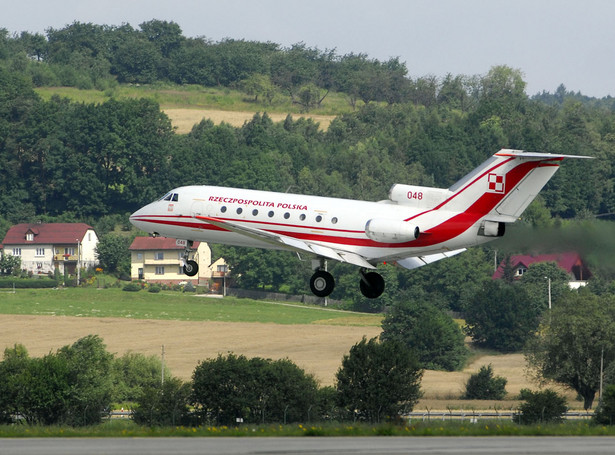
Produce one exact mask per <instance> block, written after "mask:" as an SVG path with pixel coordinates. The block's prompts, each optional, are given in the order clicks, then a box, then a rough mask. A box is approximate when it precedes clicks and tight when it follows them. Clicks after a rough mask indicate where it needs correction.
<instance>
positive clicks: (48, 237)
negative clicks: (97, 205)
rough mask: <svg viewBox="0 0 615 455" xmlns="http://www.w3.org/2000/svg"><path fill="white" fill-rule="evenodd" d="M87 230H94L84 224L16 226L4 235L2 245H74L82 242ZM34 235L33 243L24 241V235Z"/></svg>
mask: <svg viewBox="0 0 615 455" xmlns="http://www.w3.org/2000/svg"><path fill="white" fill-rule="evenodd" d="M88 229H94V228H93V227H92V226H89V225H87V224H85V223H47V224H32V223H24V224H16V225H15V226H13V227H11V228H10V229H9V231H8V232H7V233H6V236H5V237H4V240H3V241H2V243H3V244H4V245H5V246H6V245H43V244H44V245H57V244H69V245H70V244H76V243H77V239H79V241H81V240H83V237H84V236H85V234H86V232H87V231H88ZM28 232H31V233H33V234H34V240H33V241H27V240H26V234H27V233H28Z"/></svg>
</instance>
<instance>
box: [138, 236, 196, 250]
mask: <svg viewBox="0 0 615 455" xmlns="http://www.w3.org/2000/svg"><path fill="white" fill-rule="evenodd" d="M200 243H201V242H194V245H193V246H192V247H193V248H195V249H196V248H198V247H199V245H200ZM129 249H130V250H183V249H184V247H183V246H178V245H177V244H176V243H175V239H170V238H167V237H135V239H134V240H133V241H132V244H131V245H130V248H129Z"/></svg>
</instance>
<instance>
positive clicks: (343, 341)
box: [0, 314, 380, 385]
mask: <svg viewBox="0 0 615 455" xmlns="http://www.w3.org/2000/svg"><path fill="white" fill-rule="evenodd" d="M379 333H380V327H340V326H331V325H281V324H260V323H232V322H184V321H162V320H138V319H119V318H101V319H95V318H77V317H59V316H19V315H17V316H16V315H4V314H3V315H0V349H2V351H4V349H5V348H6V347H10V346H13V345H14V344H15V343H21V344H23V345H24V346H26V348H27V349H28V352H29V354H30V356H32V357H38V356H42V355H45V354H47V353H49V352H51V351H55V350H56V349H58V348H60V347H62V346H65V345H67V344H72V343H74V342H75V341H77V340H78V339H79V338H81V337H84V336H86V335H90V334H96V335H99V336H100V337H101V338H102V339H103V340H104V342H105V344H106V345H107V350H108V351H109V352H113V353H117V354H119V355H121V354H123V353H125V352H127V351H133V352H140V353H143V354H146V355H152V354H154V355H160V353H161V347H162V345H164V349H165V363H166V364H167V365H168V367H169V368H170V370H171V372H172V373H173V374H174V375H175V376H179V377H181V378H183V379H190V377H191V375H192V372H193V371H194V368H195V367H196V365H197V363H198V362H199V361H200V360H204V359H207V358H213V357H216V356H217V355H218V354H219V353H222V354H226V353H228V352H233V353H235V354H244V355H245V356H247V357H263V358H270V359H280V358H286V357H288V358H289V359H290V360H292V361H293V362H295V363H296V364H297V365H299V366H300V367H301V368H303V369H304V370H305V371H307V372H308V373H311V374H314V376H315V377H316V378H317V379H318V380H319V381H320V383H321V384H323V385H327V384H333V381H334V378H335V373H336V372H337V370H338V368H339V367H340V365H341V360H342V357H343V356H344V354H347V353H348V351H349V350H350V347H351V346H353V345H354V344H355V343H357V342H358V341H360V340H361V338H362V337H363V336H366V337H367V338H372V337H375V336H377V335H378V334H379Z"/></svg>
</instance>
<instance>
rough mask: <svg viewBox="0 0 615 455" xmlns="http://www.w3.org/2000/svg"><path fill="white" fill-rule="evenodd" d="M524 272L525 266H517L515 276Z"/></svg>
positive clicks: (525, 270)
mask: <svg viewBox="0 0 615 455" xmlns="http://www.w3.org/2000/svg"><path fill="white" fill-rule="evenodd" d="M525 272H527V269H526V268H525V267H519V268H518V269H517V273H515V276H523V274H524V273H525Z"/></svg>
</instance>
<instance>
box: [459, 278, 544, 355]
mask: <svg viewBox="0 0 615 455" xmlns="http://www.w3.org/2000/svg"><path fill="white" fill-rule="evenodd" d="M529 300H530V299H529V296H528V294H527V292H526V291H525V289H524V288H522V287H521V286H518V285H516V284H507V283H504V282H502V281H500V280H492V281H488V282H486V283H485V284H484V285H483V288H482V289H481V290H480V291H479V292H477V293H476V295H475V296H474V298H473V299H472V300H471V301H469V302H468V303H467V304H466V305H467V307H466V311H465V319H466V327H465V332H466V334H468V335H469V336H471V337H472V339H473V340H474V341H475V342H477V343H479V344H481V345H483V346H485V347H489V348H492V349H497V350H498V351H501V352H513V351H518V350H520V349H521V348H522V347H523V345H524V344H525V342H526V340H527V339H528V338H529V337H531V336H532V335H533V334H534V332H535V331H536V329H537V328H538V324H539V322H540V320H539V315H540V311H538V310H537V309H536V308H535V307H533V306H532V305H530V304H529Z"/></svg>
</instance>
